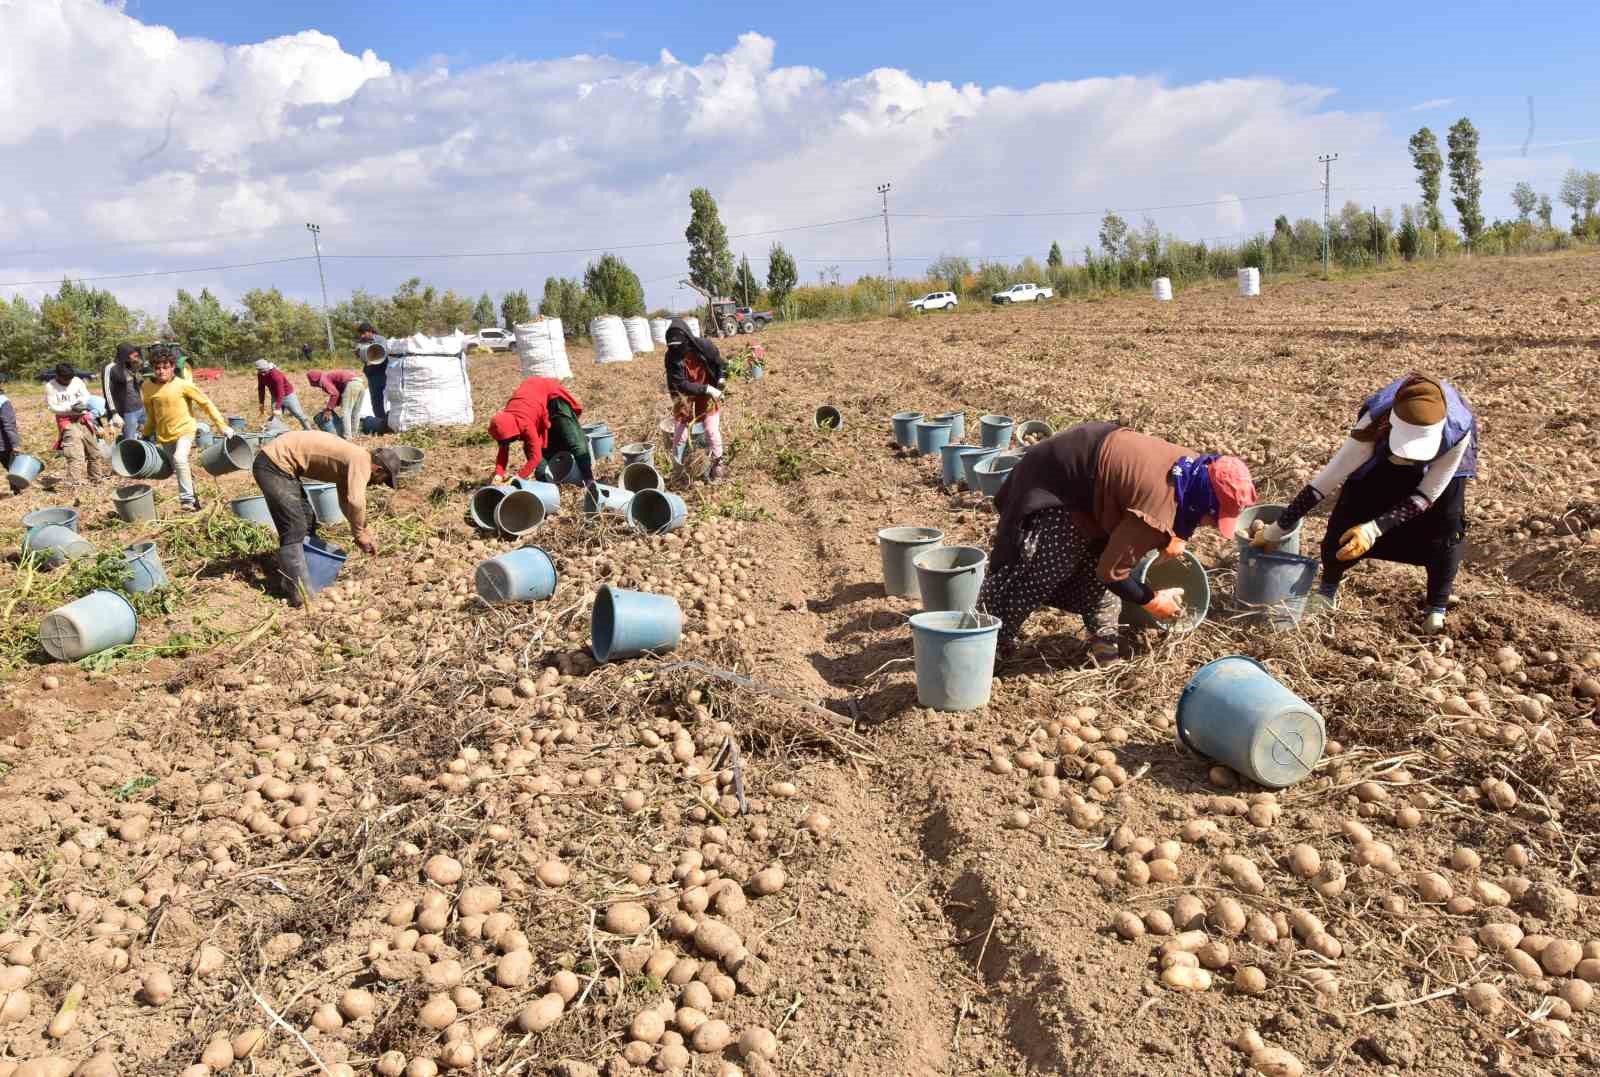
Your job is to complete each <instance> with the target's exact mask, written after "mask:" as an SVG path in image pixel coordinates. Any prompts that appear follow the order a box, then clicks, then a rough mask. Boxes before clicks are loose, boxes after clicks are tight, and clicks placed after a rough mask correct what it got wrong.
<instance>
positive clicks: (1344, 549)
mask: <svg viewBox="0 0 1600 1077" xmlns="http://www.w3.org/2000/svg"><path fill="white" fill-rule="evenodd" d="M1382 534H1383V533H1382V532H1381V531H1379V530H1378V525H1377V523H1376V521H1371V520H1369V521H1368V522H1366V523H1364V524H1361V525H1360V526H1358V527H1352V528H1350V529H1349V530H1348V531H1346V532H1345V533H1344V534H1342V535H1340V536H1339V541H1340V542H1341V543H1343V545H1342V546H1340V547H1339V552H1338V553H1337V554H1335V555H1334V556H1336V557H1338V558H1339V560H1341V561H1354V560H1356V559H1357V558H1360V557H1365V556H1366V555H1367V553H1368V552H1369V551H1371V549H1372V547H1374V546H1376V545H1377V544H1378V539H1379V538H1381V537H1382Z"/></svg>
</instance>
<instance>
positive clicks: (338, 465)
mask: <svg viewBox="0 0 1600 1077" xmlns="http://www.w3.org/2000/svg"><path fill="white" fill-rule="evenodd" d="M250 473H251V474H252V475H253V476H255V480H256V485H257V486H259V487H261V493H262V494H263V495H264V496H265V497H266V500H267V511H268V512H270V513H271V514H272V525H273V526H274V527H276V528H277V529H278V578H277V580H276V581H274V582H275V583H276V584H277V587H278V590H279V591H280V592H281V593H282V594H283V596H284V597H285V598H287V599H288V600H289V605H291V606H294V607H296V608H299V607H300V606H303V605H304V604H305V599H306V592H305V589H304V584H303V581H304V580H305V579H306V578H307V577H306V554H305V548H304V546H303V545H302V543H304V542H305V540H306V537H307V536H308V535H315V534H316V533H317V514H316V513H315V512H313V511H312V508H311V501H310V499H309V498H308V497H307V496H306V491H305V487H304V486H302V485H301V481H302V480H309V481H312V482H331V483H333V484H334V485H335V486H336V487H338V489H339V508H340V509H342V510H343V511H344V518H345V519H346V520H347V521H348V522H349V524H350V534H351V536H352V537H353V538H354V539H355V543H356V545H357V546H359V547H360V548H361V551H362V552H363V553H366V554H376V553H377V552H378V547H377V544H376V543H374V542H373V539H372V532H371V531H370V530H368V528H367V486H368V484H369V483H374V482H381V483H383V484H385V485H387V486H388V487H389V488H390V489H393V488H394V486H395V476H397V475H399V474H400V454H399V453H398V452H396V451H395V450H393V449H360V448H357V447H356V446H354V445H351V444H350V443H349V442H347V441H345V440H344V439H342V438H339V437H335V436H334V435H333V434H325V433H323V432H322V431H320V430H296V431H294V432H293V433H290V434H280V435H278V436H277V437H276V438H274V439H272V441H270V442H268V443H267V444H266V445H264V446H262V449H261V451H260V452H258V453H256V459H255V463H254V464H252V465H251V468H250Z"/></svg>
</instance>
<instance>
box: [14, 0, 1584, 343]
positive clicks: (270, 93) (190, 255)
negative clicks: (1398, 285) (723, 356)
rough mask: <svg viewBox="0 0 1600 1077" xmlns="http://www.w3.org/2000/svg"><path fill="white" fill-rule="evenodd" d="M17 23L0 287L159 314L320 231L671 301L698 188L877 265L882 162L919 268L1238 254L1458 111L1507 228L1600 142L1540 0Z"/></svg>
mask: <svg viewBox="0 0 1600 1077" xmlns="http://www.w3.org/2000/svg"><path fill="white" fill-rule="evenodd" d="M0 11H3V12H4V14H3V16H0V22H3V25H0V30H3V31H6V32H8V36H9V38H10V40H9V41H8V44H9V45H10V46H11V52H10V57H11V59H12V61H13V62H12V63H11V64H9V65H8V66H6V67H4V68H0V100H6V101H8V102H9V103H10V106H9V107H8V108H7V109H6V110H5V111H4V112H0V296H4V295H5V294H6V293H8V292H12V291H15V292H16V293H18V294H22V295H25V296H27V297H28V298H29V299H32V300H35V301H37V299H38V298H39V297H40V296H41V295H42V294H45V293H46V292H48V291H51V290H53V288H54V285H53V283H52V282H56V281H59V280H60V279H61V278H62V276H64V275H70V276H72V277H74V278H91V279H92V278H105V279H106V280H107V281H108V283H106V284H105V285H104V286H105V287H110V288H112V289H113V290H115V291H116V292H117V293H118V294H119V296H121V297H123V298H124V300H125V301H128V302H131V303H133V304H134V305H137V306H140V307H142V308H144V309H146V310H150V311H153V312H157V313H159V312H161V311H164V310H165V308H166V306H167V304H168V303H170V301H171V296H172V293H173V291H174V290H175V289H176V288H178V287H183V288H187V289H189V290H191V291H193V290H198V289H199V288H201V287H208V288H211V289H212V290H213V291H215V292H216V293H217V294H219V295H220V296H222V297H224V298H225V299H227V300H229V301H236V300H237V299H238V297H239V296H240V295H242V294H243V293H244V291H246V290H248V289H250V288H255V287H264V286H278V287H281V288H283V289H284V290H285V291H286V292H289V293H291V294H294V295H296V296H298V297H301V298H307V299H314V298H316V284H315V282H316V275H315V266H314V264H308V263H307V261H305V259H306V256H307V255H308V254H309V253H310V252H309V243H308V236H307V234H306V232H305V229H304V223H305V222H306V221H310V220H315V221H317V222H319V223H320V224H321V226H322V229H323V231H322V248H323V252H324V254H325V255H327V256H328V259H327V271H328V285H329V290H330V292H331V293H332V294H333V295H334V296H336V297H337V296H342V295H344V294H347V293H348V292H349V291H350V290H352V289H354V288H366V289H369V290H374V291H383V292H386V291H389V290H391V289H392V288H393V287H394V286H395V285H396V284H398V283H399V282H400V281H402V280H404V279H406V278H407V277H409V276H411V275H421V276H423V277H425V278H427V279H428V280H430V281H432V282H434V283H436V284H437V285H439V286H440V287H449V288H453V289H455V290H456V291H458V292H464V293H471V294H477V293H478V292H480V291H484V290H487V291H490V292H492V293H494V294H495V295H499V294H501V293H503V292H504V291H506V290H507V289H509V288H514V287H520V288H524V289H527V290H528V291H529V292H530V293H531V294H535V295H537V294H538V293H539V292H540V291H541V290H542V288H543V285H544V280H545V278H546V277H547V276H550V275H562V276H576V275H581V273H582V271H583V268H584V265H585V264H586V263H587V262H588V261H589V260H591V259H592V258H593V257H595V256H596V255H597V254H598V253H599V252H600V251H601V250H613V251H619V252H622V253H624V255H625V257H626V258H627V259H628V261H629V263H630V264H631V265H633V267H634V268H635V269H636V270H637V271H638V272H639V275H640V277H641V278H642V279H644V281H645V283H646V290H647V297H648V299H649V301H650V302H651V304H652V305H655V304H658V303H659V304H667V303H671V302H673V301H675V300H676V299H678V298H679V296H678V295H677V294H676V283H675V282H676V279H677V278H678V277H679V276H681V275H682V273H683V269H684V266H683V249H682V247H683V245H682V242H681V237H682V234H683V228H684V225H685V223H686V220H687V202H688V191H689V190H690V188H692V187H695V186H701V185H704V186H708V187H710V188H711V190H712V192H713V194H714V195H715V196H716V198H717V200H718V203H719V205H720V206H721V209H722V215H723V219H724V221H725V223H726V224H727V226H728V228H729V231H730V232H731V233H734V234H735V235H736V236H740V235H742V236H743V238H740V239H737V240H736V242H735V244H734V246H735V250H736V252H743V253H748V254H749V255H750V257H751V260H752V263H753V265H754V268H755V270H756V272H757V274H758V275H761V274H763V273H764V272H765V255H766V253H767V250H768V247H769V245H770V244H771V243H772V242H774V241H781V242H783V243H784V245H785V246H786V247H787V249H788V250H789V252H790V253H791V254H792V255H793V256H794V257H796V259H797V260H798V261H799V263H800V268H801V271H802V275H803V276H804V277H805V278H806V279H809V280H814V279H816V276H815V274H816V273H817V271H819V270H820V269H822V268H824V267H827V266H830V265H836V266H838V267H839V270H840V272H841V276H842V277H843V278H844V279H850V278H852V277H854V276H856V275H859V274H861V273H876V272H880V271H881V266H882V263H881V261H879V259H880V257H881V255H882V222H881V221H880V220H878V219H876V218H873V217H870V216H869V215H872V214H874V213H875V212H876V211H877V209H878V207H879V205H880V203H879V199H878V196H877V195H876V193H875V188H876V186H877V185H878V184H879V183H880V182H883V181H890V182H892V183H893V186H894V189H893V193H892V196H891V211H892V213H893V214H894V215H895V217H894V220H893V221H892V226H893V231H894V236H895V240H894V246H895V251H896V270H897V271H898V272H899V273H901V274H915V273H918V272H920V271H921V269H922V268H923V266H924V265H926V263H927V261H930V260H932V259H933V258H935V257H938V256H940V255H944V254H955V255H961V256H964V257H967V258H969V259H971V260H973V261H978V260H982V259H985V258H993V259H1003V260H1006V261H1010V262H1014V261H1016V260H1017V259H1019V258H1021V257H1023V256H1025V255H1032V256H1033V257H1036V258H1038V257H1042V256H1043V255H1044V253H1045V251H1046V250H1047V249H1048V247H1049V245H1050V243H1051V242H1052V241H1059V242H1060V244H1061V246H1062V249H1063V250H1064V251H1065V252H1066V253H1067V255H1068V257H1069V258H1077V257H1080V256H1081V252H1082V250H1083V249H1084V247H1085V246H1086V245H1093V244H1094V243H1095V234H1096V229H1097V226H1098V219H1099V216H1100V214H1101V213H1102V212H1103V211H1104V210H1106V209H1115V210H1117V211H1118V212H1120V213H1122V214H1123V215H1124V216H1125V217H1127V218H1128V219H1129V220H1130V222H1131V223H1134V224H1136V225H1137V224H1139V223H1140V222H1141V221H1142V220H1143V219H1144V218H1146V217H1148V219H1149V222H1150V223H1151V224H1152V225H1154V226H1155V227H1157V228H1159V229H1160V230H1161V231H1163V232H1165V233H1167V234H1171V235H1176V236H1180V237H1183V238H1186V239H1191V240H1193V239H1205V240H1208V241H1211V242H1236V241H1238V239H1240V238H1241V237H1243V236H1244V235H1247V234H1250V233H1254V232H1257V231H1261V230H1270V228H1271V226H1272V220H1273V218H1274V217H1275V216H1276V215H1277V214H1280V213H1282V214H1285V215H1287V216H1289V217H1290V218H1291V219H1294V218H1299V217H1319V216H1320V214H1321V209H1322V195H1321V192H1320V189H1319V182H1320V180H1321V176H1322V173H1321V169H1320V168H1319V167H1318V166H1317V164H1316V157H1317V155H1318V154H1319V153H1324V152H1329V151H1333V152H1337V153H1339V154H1340V155H1341V158H1340V161H1339V163H1338V165H1337V166H1336V169H1335V173H1334V208H1335V210H1337V209H1338V207H1339V206H1340V205H1341V204H1343V203H1344V201H1345V200H1346V199H1350V200H1353V201H1356V202H1357V203H1358V205H1360V206H1361V207H1362V208H1363V209H1365V208H1367V207H1371V206H1377V207H1379V208H1391V209H1392V208H1396V207H1398V206H1399V205H1400V204H1401V203H1402V202H1409V201H1415V199H1416V197H1417V196H1416V185H1415V178H1414V176H1413V173H1412V169H1411V166H1410V162H1409V159H1408V156H1407V153H1406V139H1407V137H1408V136H1409V135H1410V134H1411V132H1412V131H1414V130H1415V129H1416V128H1417V127H1419V126H1421V125H1422V124H1428V125H1429V126H1431V127H1433V128H1434V130H1435V131H1436V132H1437V133H1438V134H1439V135H1440V140H1441V142H1443V136H1444V133H1445V130H1446V129H1447V128H1448V127H1449V125H1450V124H1451V123H1452V122H1453V121H1454V120H1455V119H1457V118H1458V117H1460V116H1461V115H1463V114H1465V115H1467V116H1469V117H1471V119H1472V120H1473V121H1474V123H1475V124H1476V125H1477V126H1478V128H1479V130H1480V132H1481V136H1482V146H1483V150H1482V156H1483V161H1484V176H1483V179H1484V203H1483V208H1484V211H1485V213H1486V215H1488V216H1489V217H1490V218H1494V217H1497V216H1510V215H1511V214H1512V212H1513V210H1512V206H1511V203H1510V200H1509V197H1508V196H1509V192H1510V190H1511V187H1512V185H1513V184H1514V183H1515V182H1517V181H1518V180H1528V181H1530V182H1532V183H1533V184H1534V185H1535V187H1536V189H1538V190H1541V191H1545V192H1547V193H1549V194H1551V195H1554V194H1555V192H1556V190H1557V187H1558V184H1559V179H1560V176H1561V175H1562V173H1563V172H1565V171H1566V170H1567V169H1569V168H1573V167H1578V168H1600V116H1596V115H1595V112H1594V102H1596V101H1597V100H1600V76H1597V75H1596V74H1595V70H1596V65H1595V64H1594V60H1593V57H1592V55H1590V54H1591V53H1592V52H1593V46H1594V43H1595V36H1594V34H1593V33H1592V31H1589V30H1588V28H1587V27H1584V26H1580V25H1579V22H1580V18H1581V17H1580V16H1578V15H1576V14H1575V13H1572V12H1568V11H1562V10H1560V9H1557V8H1555V7H1554V6H1553V5H1544V4H1540V5H1531V6H1523V7H1520V8H1502V7H1496V8H1488V7H1482V8H1468V9H1463V8H1462V7H1461V6H1460V5H1457V6H1455V7H1454V8H1451V9H1447V8H1446V7H1445V6H1444V5H1424V6H1417V5H1411V6H1409V7H1402V6H1401V5H1392V6H1379V5H1374V4H1367V3H1350V4H1345V5H1343V6H1337V7H1327V6H1324V7H1313V6H1308V5H1281V6H1277V7H1268V6H1265V5H1249V4H1242V3H1235V4H1232V5H1229V6H1226V7H1221V8H1216V9H1214V10H1210V11H1201V10H1198V9H1196V8H1195V7H1193V6H1192V5H1183V6H1179V5H1159V4H1151V3H1146V4H1142V5H1124V6H1123V7H1122V8H1120V9H1113V11H1112V13H1109V14H1108V13H1107V12H1106V10H1104V9H1103V8H1096V9H1094V10H1082V11H1075V10H1071V9H1068V8H1065V7H1063V6H1062V5H1059V4H1057V5H1049V4H1043V5H1040V4H1034V5H1027V6H1021V5H1019V6H1015V7H1011V8H1008V7H1005V6H1003V5H1000V6H992V7H991V8H989V9H980V8H979V7H978V6H976V5H966V6H955V7H951V6H948V5H944V6H939V5H929V4H872V3H853V4H848V5H845V4H838V3H834V2H832V0H820V2H813V3H809V4H804V5H795V4H792V5H785V6H778V7H772V8H769V9H761V8H759V7H757V6H756V5H744V6H739V7H733V8H729V7H726V6H723V5H714V4H676V5H672V6H671V7H670V10H668V9H667V8H665V7H660V6H658V5H654V4H648V5H647V4H642V3H632V2H630V3H626V4H609V5H607V4H593V3H591V4H581V5H580V4H575V3H566V2H562V3H554V4H551V3H545V4H500V3H495V4H490V3H482V2H477V0H457V2H454V3H450V4H432V5H419V4H394V3H382V4H380V3H375V2H372V3H369V2H358V3H343V4H326V3H315V4H313V3H307V2H305V0H278V2H275V3H271V4H259V3H257V4H217V3H213V2H205V3H200V2H195V0H185V2H179V0H127V2H126V3H125V4H123V5H121V6H120V7H119V6H118V5H116V4H106V3H100V2H96V0H27V3H24V4H18V5H14V6H8V7H4V8H0ZM664 52H665V53H667V54H670V56H668V55H664ZM63 58H65V59H64V60H63ZM1529 95H1532V96H1533V97H1534V100H1535V110H1536V117H1537V128H1536V131H1535V133H1534V139H1533V148H1532V149H1531V151H1530V152H1529V154H1528V155H1527V156H1526V157H1524V156H1523V155H1522V153H1521V146H1522V144H1523V142H1524V141H1525V140H1526V138H1527V135H1528V107H1527V98H1528V96H1529ZM107 101H115V102H116V103H117V105H116V107H115V108H109V109H108V108H107V107H106V102H107ZM40 161H50V162H52V163H53V165H54V167H52V168H48V169H41V168H39V167H37V163H38V162H40ZM1446 201H1447V202H1448V194H1447V196H1446ZM1445 208H1446V216H1447V219H1448V217H1449V216H1450V214H1451V211H1450V209H1449V207H1448V204H1447V205H1446V207H1445ZM1557 213H1558V215H1561V214H1563V211H1562V210H1560V209H1558V210H1557ZM1558 219H1562V217H1561V216H1558ZM813 226H816V227H813Z"/></svg>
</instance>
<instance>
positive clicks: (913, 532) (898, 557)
mask: <svg viewBox="0 0 1600 1077" xmlns="http://www.w3.org/2000/svg"><path fill="white" fill-rule="evenodd" d="M943 541H944V532H943V531H940V530H939V529H938V528H936V527H885V528H884V529H883V530H882V531H879V532H878V557H879V559H880V560H881V561H882V562H883V591H884V593H885V594H889V595H901V596H903V597H905V598H921V597H922V592H921V591H919V590H918V589H917V569H916V566H915V565H914V564H913V563H912V562H913V560H914V559H915V558H916V556H917V554H919V553H922V552H923V551H924V550H928V549H931V548H933V547H934V546H937V545H939V543H941V542H943Z"/></svg>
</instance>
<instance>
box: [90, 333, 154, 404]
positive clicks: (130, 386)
mask: <svg viewBox="0 0 1600 1077" xmlns="http://www.w3.org/2000/svg"><path fill="white" fill-rule="evenodd" d="M139 350H140V348H139V345H137V344H118V345H117V357H116V358H115V359H113V360H112V361H111V362H109V363H107V364H106V366H105V369H104V370H102V371H101V372H100V392H101V395H103V396H104V397H105V398H106V417H107V418H111V417H113V416H118V415H121V416H127V415H128V414H130V413H132V412H135V411H138V410H139V409H140V408H142V407H143V406H144V405H143V404H142V403H141V402H140V399H139V387H140V386H141V385H142V384H144V375H143V374H142V373H141V372H140V371H138V370H135V369H133V368H132V367H130V366H128V357H129V356H130V355H132V354H133V353H134V352H136V351H139Z"/></svg>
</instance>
